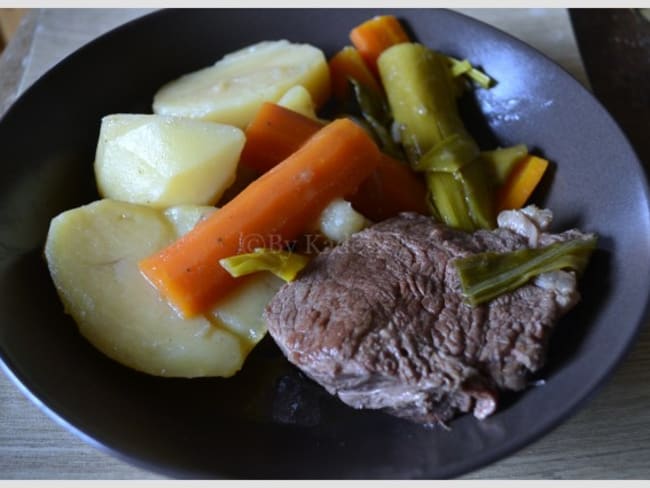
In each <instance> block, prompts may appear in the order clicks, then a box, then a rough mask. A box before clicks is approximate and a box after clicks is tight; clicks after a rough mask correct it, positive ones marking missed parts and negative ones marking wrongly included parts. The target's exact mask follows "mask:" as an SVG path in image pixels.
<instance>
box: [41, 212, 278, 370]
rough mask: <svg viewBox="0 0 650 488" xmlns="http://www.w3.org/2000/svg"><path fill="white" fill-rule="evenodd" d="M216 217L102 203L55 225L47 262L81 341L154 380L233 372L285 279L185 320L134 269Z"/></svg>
mask: <svg viewBox="0 0 650 488" xmlns="http://www.w3.org/2000/svg"><path fill="white" fill-rule="evenodd" d="M210 211H213V209H210V208H208V207H202V208H198V209H197V208H192V207H190V206H183V207H179V208H177V209H168V210H167V211H166V212H163V211H160V210H156V209H153V208H150V207H147V206H142V205H134V204H129V203H126V202H118V201H114V200H100V201H97V202H94V203H91V204H90V205H86V206H83V207H79V208H76V209H73V210H69V211H67V212H64V213H62V214H60V215H59V216H57V217H56V218H54V219H53V220H52V223H51V225H50V230H49V233H48V236H47V242H46V246H45V256H46V258H47V262H48V266H49V269H50V273H51V275H52V279H53V281H54V284H55V285H56V288H57V291H58V293H59V295H60V297H61V299H62V301H63V303H64V306H65V309H66V312H67V313H68V314H70V315H71V316H72V317H73V318H74V319H75V321H76V322H77V324H78V326H79V330H80V332H81V334H82V335H83V336H85V337H86V338H87V339H88V340H89V341H90V342H91V343H92V344H93V345H94V346H95V347H97V348H98V349H99V350H100V351H102V352H103V353H104V354H106V355H107V356H109V357H111V358H113V359H115V360H116V361H118V362H120V363H122V364H124V365H126V366H128V367H131V368H134V369H136V370H139V371H143V372H145V373H149V374H152V375H158V376H170V377H197V376H225V377H227V376H231V375H233V374H235V373H236V372H237V371H238V370H239V369H240V368H241V367H242V364H243V362H244V360H245V358H246V356H247V354H248V353H249V352H250V351H251V349H252V348H253V346H254V345H255V344H256V343H257V341H259V339H260V338H261V337H262V336H263V335H264V332H265V327H264V324H263V321H262V309H263V307H264V305H266V303H267V302H268V301H269V300H270V298H271V297H272V296H273V294H274V293H275V292H276V291H277V289H278V288H279V286H280V285H281V282H280V280H275V281H273V280H272V279H271V278H269V276H267V275H259V276H257V277H255V278H254V279H252V280H251V281H249V282H247V283H246V284H244V285H242V287H241V289H239V290H237V292H236V295H235V296H233V298H232V299H231V298H229V297H226V299H224V300H223V301H222V302H221V303H220V304H219V305H218V306H217V307H216V308H215V310H213V311H212V312H211V313H210V314H207V315H206V316H204V317H198V318H193V319H184V318H181V317H180V316H179V315H178V314H177V313H176V312H175V311H174V310H173V309H172V308H171V307H170V306H169V305H168V304H167V303H166V302H165V301H163V300H161V298H160V297H159V295H158V293H157V291H156V289H155V288H154V287H153V286H151V285H150V284H149V283H147V282H146V280H145V279H144V278H143V276H142V275H141V274H140V272H139V270H138V267H137V263H138V261H139V260H140V259H142V258H143V257H145V256H148V255H149V254H151V253H153V252H155V251H157V250H159V249H160V248H161V247H163V246H166V245H168V244H169V243H171V242H172V241H174V240H175V239H176V238H177V237H178V233H177V231H178V230H182V231H183V230H185V229H189V228H190V227H191V226H192V225H193V223H195V222H196V221H197V220H199V219H200V218H201V217H202V216H205V215H207V214H208V213H209V212H210ZM242 297H247V299H246V300H242ZM222 307H223V308H222ZM221 310H223V312H222V311H221ZM220 314H224V322H228V323H227V324H225V323H222V322H221V320H220V318H219V317H220ZM233 317H234V318H233ZM232 324H235V326H233V325H232Z"/></svg>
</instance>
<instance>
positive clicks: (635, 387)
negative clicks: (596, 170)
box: [0, 9, 650, 479]
mask: <svg viewBox="0 0 650 488" xmlns="http://www.w3.org/2000/svg"><path fill="white" fill-rule="evenodd" d="M462 11H464V13H466V14H468V15H471V16H474V17H476V18H479V19H481V20H483V21H486V22H487V23H490V24H492V25H494V26H496V27H499V28H502V29H504V30H507V31H508V32H510V33H511V34H513V35H514V36H516V37H519V38H520V39H522V40H524V41H526V42H528V43H529V44H531V45H532V46H534V47H536V48H537V49H539V50H540V51H542V52H544V53H545V54H546V55H548V56H549V57H550V58H552V59H554V60H555V61H556V62H558V63H559V64H560V65H562V66H563V67H564V68H565V69H567V71H569V72H570V73H571V74H573V76H574V77H576V78H577V79H578V80H579V81H580V82H581V83H583V84H584V85H585V86H587V87H590V84H589V81H588V77H587V75H586V72H585V66H584V65H585V64H587V67H588V68H589V70H588V71H589V73H590V74H592V73H596V74H597V75H598V77H595V76H594V77H593V79H591V86H593V87H594V91H595V93H596V95H597V96H600V95H601V93H602V94H603V96H602V98H601V100H602V101H604V102H607V101H609V100H612V102H611V105H609V104H608V103H605V105H606V106H607V107H608V108H609V109H610V111H612V113H613V115H614V116H615V117H616V116H617V110H616V109H617V107H620V101H621V100H620V97H612V98H609V97H610V96H611V94H609V93H608V92H607V90H608V89H609V90H610V91H611V88H610V87H612V86H613V85H612V84H613V83H614V84H615V83H616V80H613V81H612V80H609V79H605V77H607V76H610V75H611V74H608V73H606V72H605V71H606V70H604V69H602V66H608V65H607V64H606V63H602V62H601V61H602V59H603V58H601V57H596V55H597V54H602V52H604V51H606V49H607V48H608V46H610V44H612V43H613V44H617V43H618V44H621V43H622V44H626V43H627V45H626V48H627V50H628V51H630V50H631V53H629V54H628V55H627V59H628V61H629V62H630V63H632V62H636V60H635V59H634V56H635V55H640V56H641V64H640V68H639V69H640V70H641V71H640V73H641V74H640V75H639V76H647V74H648V69H647V68H648V66H649V65H650V58H648V56H647V53H648V50H647V49H646V48H647V44H648V43H650V38H648V37H647V36H646V37H643V38H639V39H636V40H635V38H632V40H630V39H629V36H630V35H632V34H630V30H629V29H627V28H622V29H623V30H621V31H620V32H615V33H613V34H612V37H611V38H606V36H603V35H602V34H601V33H602V32H603V30H602V28H603V26H602V25H600V26H599V25H596V24H595V23H594V21H595V20H598V19H600V20H601V21H604V20H603V19H605V20H607V18H611V13H602V12H601V13H600V14H598V13H594V14H588V13H586V12H583V13H577V14H576V13H573V14H572V17H573V25H575V26H582V27H581V29H583V30H584V32H586V37H585V38H584V39H580V40H581V41H582V42H580V50H581V51H582V52H583V54H585V55H586V54H589V56H586V57H585V63H584V64H583V58H582V57H581V55H580V51H579V49H578V44H577V43H576V38H575V36H574V31H573V29H572V24H571V18H570V16H569V14H568V12H567V11H566V10H565V9H500V10H483V9H462ZM147 12H148V10H143V9H130V10H118V9H112V10H103V9H69V10H56V9H51V10H34V11H31V12H30V13H29V14H28V15H27V16H26V18H25V19H24V20H23V23H22V25H21V27H20V28H19V30H18V32H17V34H16V36H15V37H14V39H13V40H12V42H11V43H10V44H9V46H8V47H7V49H6V51H5V53H4V54H3V56H2V57H1V58H0V116H1V115H2V113H3V112H4V110H6V108H8V106H9V105H10V104H11V102H12V101H13V100H14V99H15V97H16V96H17V95H18V94H20V93H21V92H22V91H24V90H25V89H26V88H27V87H29V85H31V83H33V82H34V81H35V80H36V79H38V77H39V76H40V75H41V74H43V73H44V72H45V71H46V70H47V69H49V68H50V67H51V66H53V65H54V64H56V62H58V61H60V60H61V59H63V58H64V57H65V56H66V55H67V54H69V53H71V52H72V51H74V50H75V49H76V48H78V47H79V46H81V45H82V44H84V43H86V42H88V41H89V40H91V39H92V38H94V37H96V36H98V35H100V34H101V33H103V32H106V31H107V30H109V29H111V28H113V27H115V26H117V25H119V24H121V23H123V22H126V21H128V20H131V19H133V18H135V17H137V16H140V15H142V14H145V13H147ZM598 15H600V17H598ZM617 15H618V14H617ZM620 15H627V14H620ZM608 16H609V17H608ZM623 20H625V21H627V18H625V19H623ZM617 25H618V24H617ZM632 32H634V31H632ZM589 36H591V37H589ZM626 36H627V37H626ZM604 37H605V38H604ZM592 38H593V39H592ZM592 40H593V42H592ZM608 41H611V42H610V44H607V42H608ZM634 42H637V44H638V46H636V47H639V49H641V50H640V51H638V52H637V51H635V49H634V48H635V45H634ZM592 45H593V46H592ZM630 45H631V47H630ZM590 46H591V47H590ZM610 47H611V46H610ZM594 48H597V49H598V52H595V51H594ZM643 49H646V50H645V51H644V50H643ZM639 53H640V54H639ZM644 53H645V54H644ZM614 54H615V53H614ZM643 56H645V57H643ZM644 60H645V63H646V64H645V65H644V64H643V63H644ZM631 66H633V65H632V64H631ZM599 69H600V71H599ZM610 71H611V70H610ZM628 78H629V76H628ZM632 78H634V76H633V77H632ZM644 80H645V78H644ZM627 81H628V82H629V80H627ZM639 86H645V87H647V86H650V83H649V84H645V85H639ZM626 95H627V96H628V97H632V96H633V95H634V91H632V93H630V92H629V90H628V91H627V92H626V94H623V95H622V96H623V97H625V96H626ZM641 95H643V94H641ZM647 96H648V95H647V91H646V93H645V97H646V98H645V99H643V98H641V100H642V102H641V103H643V100H647ZM634 101H635V103H637V104H638V103H639V97H636V98H634ZM648 106H650V105H646V106H645V110H646V111H647V107H648ZM628 107H629V106H628ZM643 110H644V108H643V105H641V111H643ZM620 117H621V118H620V119H619V118H617V120H618V121H619V123H621V125H622V126H623V128H624V129H627V128H628V127H629V131H628V136H630V139H631V140H632V142H633V143H635V142H638V144H640V145H641V144H644V143H645V146H644V147H643V148H641V149H639V147H637V150H638V151H639V154H640V155H642V156H645V155H647V151H646V149H647V148H648V144H647V141H645V131H646V130H647V129H646V128H647V127H648V125H647V124H646V125H645V126H639V125H640V124H639V123H638V122H639V119H635V120H632V119H631V120H629V121H628V120H624V121H623V120H622V119H624V118H625V117H627V118H630V117H631V116H630V113H629V110H628V111H625V110H621V115H620ZM623 122H625V123H623ZM642 133H643V134H642ZM0 478H7V479H20V478H31V479H39V478H57V479H61V478H71V479H79V478H81V479H96V478H109V479H131V478H136V479H151V478H158V476H157V475H155V474H152V473H149V472H147V471H143V470H141V469H138V468H135V467H133V466H131V465H129V464H126V463H124V462H122V461H120V460H118V459H115V458H113V457H111V456H109V455H107V454H104V453H103V452H100V451H98V450H96V449H94V448H93V447H91V446H90V445H87V444H85V443H84V442H83V441H81V440H80V439H78V438H77V437H75V436H74V435H73V434H71V433H69V432H68V431H67V430H65V429H64V428H63V427H61V426H59V425H58V424H56V423H55V422H53V421H52V420H51V419H50V418H49V417H47V416H46V415H45V414H44V413H43V412H41V411H40V410H39V409H38V407H37V406H35V405H34V404H32V403H31V402H30V401H29V400H28V399H27V398H26V397H24V396H23V394H22V393H21V392H20V391H19V390H18V389H17V388H16V387H15V386H14V385H13V384H12V383H11V382H10V381H9V379H8V378H6V377H5V376H4V375H1V374H0ZM465 478H500V479H508V478H628V479H629V478H646V479H647V478H650V328H648V327H645V328H644V330H643V331H642V333H641V335H640V337H639V338H638V340H637V342H636V344H635V346H634V348H633V349H632V351H631V353H630V354H629V355H628V357H627V358H626V359H625V361H624V362H623V364H622V365H621V366H620V368H619V369H618V370H617V371H616V372H615V374H614V375H613V377H612V378H611V379H610V381H609V382H608V383H607V385H606V386H605V387H604V388H603V389H602V390H601V391H600V392H599V393H598V394H597V396H596V397H595V398H594V399H593V400H592V401H591V402H590V403H589V404H588V405H587V407H586V408H584V409H583V410H581V411H580V412H579V413H578V414H577V415H575V416H574V417H573V418H571V419H570V420H569V421H567V422H565V423H564V424H563V425H561V426H560V427H559V428H557V429H556V430H555V431H553V432H551V433H550V434H549V435H547V436H545V437H544V438H543V439H541V440H539V441H538V442H536V443H534V444H532V445H530V446H528V447H526V448H525V449H523V450H521V451H519V452H518V453H516V454H514V455H512V456H510V457H508V458H506V459H504V460H502V461H500V462H497V463H494V464H492V465H490V466H488V467H485V468H483V469H481V470H478V471H475V472H473V473H470V474H468V475H466V476H465Z"/></svg>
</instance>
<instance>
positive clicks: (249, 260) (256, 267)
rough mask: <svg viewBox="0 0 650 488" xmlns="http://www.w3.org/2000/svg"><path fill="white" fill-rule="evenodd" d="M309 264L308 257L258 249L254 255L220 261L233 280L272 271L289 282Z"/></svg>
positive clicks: (243, 255)
mask: <svg viewBox="0 0 650 488" xmlns="http://www.w3.org/2000/svg"><path fill="white" fill-rule="evenodd" d="M307 263H309V258H308V257H307V256H303V255H301V254H296V253H292V252H288V251H278V250H275V249H267V248H257V249H255V250H254V251H253V252H252V253H248V254H238V255H236V256H231V257H229V258H224V259H220V260H219V264H221V266H222V267H223V268H224V269H225V270H226V271H228V273H229V274H230V276H232V277H233V278H239V277H240V276H245V275H248V274H251V273H257V272H259V271H270V272H271V273H273V274H274V275H275V276H277V277H278V278H281V279H283V280H284V281H287V282H288V281H293V280H294V279H295V278H296V276H297V275H298V273H299V272H300V271H301V270H302V269H303V268H304V267H305V266H307Z"/></svg>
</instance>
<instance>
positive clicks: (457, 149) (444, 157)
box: [413, 134, 479, 173]
mask: <svg viewBox="0 0 650 488" xmlns="http://www.w3.org/2000/svg"><path fill="white" fill-rule="evenodd" d="M478 155H479V149H478V146H477V145H476V143H475V142H474V140H473V139H472V138H471V137H465V136H463V135H461V134H452V135H451V136H449V137H447V138H446V139H444V140H443V141H441V142H440V143H438V144H436V145H435V146H434V147H433V148H432V149H431V150H429V151H428V152H427V153H426V154H424V155H423V156H422V157H421V158H420V160H419V161H418V162H416V163H415V165H414V166H413V168H414V169H415V170H417V171H446V172H448V173H450V172H453V171H459V170H460V169H461V168H462V167H463V166H465V165H466V164H468V163H471V162H472V161H474V160H475V159H476V157H477V156H478Z"/></svg>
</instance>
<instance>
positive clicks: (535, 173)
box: [497, 155, 548, 211]
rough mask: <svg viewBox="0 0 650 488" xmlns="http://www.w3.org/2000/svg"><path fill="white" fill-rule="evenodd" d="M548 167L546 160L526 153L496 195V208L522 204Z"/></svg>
mask: <svg viewBox="0 0 650 488" xmlns="http://www.w3.org/2000/svg"><path fill="white" fill-rule="evenodd" d="M547 167H548V161H547V160H546V159H542V158H540V157H537V156H533V155H528V156H526V157H524V159H522V160H521V161H520V162H519V163H517V165H516V166H515V167H514V169H513V170H512V172H511V173H510V175H508V179H507V180H506V182H505V183H504V184H503V186H502V187H501V188H500V190H499V192H498V195H497V209H498V210H499V211H501V210H509V209H517V208H521V207H523V206H524V204H525V203H526V200H528V199H529V198H530V195H531V194H532V193H533V190H535V187H536V186H537V185H538V184H539V182H540V180H541V179H542V176H544V172H545V171H546V168H547Z"/></svg>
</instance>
